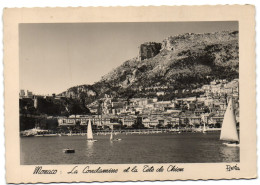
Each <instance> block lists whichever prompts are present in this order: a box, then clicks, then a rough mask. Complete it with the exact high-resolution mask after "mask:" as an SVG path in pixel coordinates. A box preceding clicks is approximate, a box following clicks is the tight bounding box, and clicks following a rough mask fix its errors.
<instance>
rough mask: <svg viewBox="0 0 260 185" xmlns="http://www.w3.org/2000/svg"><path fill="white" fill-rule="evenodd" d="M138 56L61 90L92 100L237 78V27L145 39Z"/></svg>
mask: <svg viewBox="0 0 260 185" xmlns="http://www.w3.org/2000/svg"><path fill="white" fill-rule="evenodd" d="M139 48H140V52H139V54H138V56H137V57H135V58H133V59H130V60H128V61H125V62H124V63H123V64H122V65H121V66H119V67H117V68H116V69H114V70H113V71H111V72H110V73H108V74H107V75H105V76H103V77H102V79H101V80H100V81H99V82H97V83H95V84H93V85H84V86H77V87H73V88H70V89H68V91H65V92H63V95H70V96H75V97H78V98H80V96H81V97H82V98H84V99H87V102H91V101H93V100H94V99H97V98H100V97H103V96H104V95H105V94H109V95H112V96H113V97H115V96H118V97H125V98H131V97H132V96H138V95H140V96H146V95H153V94H154V91H155V89H158V88H159V89H160V88H161V89H162V88H163V89H166V90H169V89H170V90H176V89H187V88H188V89H195V88H198V87H201V86H202V85H204V84H208V83H209V82H210V81H212V80H214V79H228V80H232V79H234V78H238V72H239V58H238V57H239V56H238V55H239V46H238V31H222V32H215V33H204V34H194V33H186V34H180V35H176V36H171V37H168V38H166V39H165V40H163V41H162V43H154V42H150V43H144V44H142V45H141V46H140V47H139Z"/></svg>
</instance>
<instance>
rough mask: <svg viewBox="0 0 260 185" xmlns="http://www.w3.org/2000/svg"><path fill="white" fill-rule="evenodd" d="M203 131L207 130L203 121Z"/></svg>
mask: <svg viewBox="0 0 260 185" xmlns="http://www.w3.org/2000/svg"><path fill="white" fill-rule="evenodd" d="M203 132H207V129H206V125H205V123H203Z"/></svg>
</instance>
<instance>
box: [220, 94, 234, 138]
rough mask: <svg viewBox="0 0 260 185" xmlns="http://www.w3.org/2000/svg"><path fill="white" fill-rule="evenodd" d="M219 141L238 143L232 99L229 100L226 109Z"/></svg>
mask: <svg viewBox="0 0 260 185" xmlns="http://www.w3.org/2000/svg"><path fill="white" fill-rule="evenodd" d="M220 140H225V141H239V139H238V133H237V128H236V120H235V115H234V110H233V103H232V99H230V100H229V103H228V107H227V109H226V112H225V116H224V120H223V123H222V128H221V134H220Z"/></svg>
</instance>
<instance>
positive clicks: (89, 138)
mask: <svg viewBox="0 0 260 185" xmlns="http://www.w3.org/2000/svg"><path fill="white" fill-rule="evenodd" d="M87 141H88V142H96V141H97V140H94V139H93V133H92V126H91V121H90V119H89V121H88V131H87Z"/></svg>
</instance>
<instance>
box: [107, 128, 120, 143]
mask: <svg viewBox="0 0 260 185" xmlns="http://www.w3.org/2000/svg"><path fill="white" fill-rule="evenodd" d="M121 140H122V139H120V138H117V139H113V129H112V131H111V135H110V141H121Z"/></svg>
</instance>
